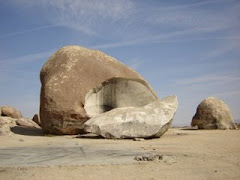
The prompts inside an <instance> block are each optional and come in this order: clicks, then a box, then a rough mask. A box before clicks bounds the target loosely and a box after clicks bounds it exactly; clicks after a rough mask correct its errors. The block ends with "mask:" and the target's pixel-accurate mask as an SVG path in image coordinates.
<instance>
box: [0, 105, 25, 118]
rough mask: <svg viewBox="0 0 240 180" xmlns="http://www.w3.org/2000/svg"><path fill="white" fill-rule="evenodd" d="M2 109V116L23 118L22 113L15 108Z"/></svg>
mask: <svg viewBox="0 0 240 180" xmlns="http://www.w3.org/2000/svg"><path fill="white" fill-rule="evenodd" d="M0 109H1V116H7V117H11V118H15V119H18V118H22V114H21V112H20V111H19V110H17V109H15V108H13V107H10V106H2V107H0Z"/></svg>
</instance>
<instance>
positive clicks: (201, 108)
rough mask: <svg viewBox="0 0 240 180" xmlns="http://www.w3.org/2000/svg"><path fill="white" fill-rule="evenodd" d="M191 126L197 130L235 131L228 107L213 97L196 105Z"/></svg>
mask: <svg viewBox="0 0 240 180" xmlns="http://www.w3.org/2000/svg"><path fill="white" fill-rule="evenodd" d="M191 125H192V126H198V129H236V125H235V123H234V119H233V115H232V112H231V110H230V108H229V107H228V105H226V104H225V103H224V102H223V101H222V100H220V99H217V98H214V97H208V98H206V99H204V100H203V101H202V102H201V103H200V104H199V105H198V107H197V112H196V114H195V115H194V116H193V119H192V124H191Z"/></svg>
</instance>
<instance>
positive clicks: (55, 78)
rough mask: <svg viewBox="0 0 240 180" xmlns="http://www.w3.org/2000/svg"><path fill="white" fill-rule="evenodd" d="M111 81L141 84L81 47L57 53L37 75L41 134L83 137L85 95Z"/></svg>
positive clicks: (102, 56) (129, 73)
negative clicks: (39, 93) (114, 79)
mask: <svg viewBox="0 0 240 180" xmlns="http://www.w3.org/2000/svg"><path fill="white" fill-rule="evenodd" d="M113 77H123V78H133V79H140V80H143V78H142V77H141V76H140V75H139V74H138V73H137V72H135V71H134V70H132V69H130V68H129V67H127V66H125V65H124V64H122V63H121V62H119V61H118V60H116V59H114V58H112V57H110V56H108V55H106V54H104V53H102V52H100V51H96V50H90V49H86V48H83V47H80V46H67V47H63V48H61V49H60V50H58V51H57V52H56V53H55V54H54V55H53V56H52V57H51V58H50V59H49V60H48V61H47V62H46V63H45V65H44V66H43V68H42V70H41V73H40V78H41V83H42V87H41V97H40V117H41V125H42V127H43V129H44V131H45V132H46V133H53V134H79V133H82V132H83V123H84V122H86V121H87V120H88V119H89V118H90V117H89V114H88V113H87V112H86V110H85V109H84V106H85V96H86V94H87V92H89V91H90V90H91V89H93V88H95V87H97V86H99V84H101V83H103V82H104V81H106V80H108V79H110V78H113ZM143 81H144V80H143ZM147 86H148V87H149V85H147ZM149 89H151V88H150V87H149ZM152 93H153V92H152ZM153 94H154V93H153ZM154 96H155V95H154ZM155 99H157V97H156V96H155ZM104 111H105V110H104ZM90 115H91V114H90Z"/></svg>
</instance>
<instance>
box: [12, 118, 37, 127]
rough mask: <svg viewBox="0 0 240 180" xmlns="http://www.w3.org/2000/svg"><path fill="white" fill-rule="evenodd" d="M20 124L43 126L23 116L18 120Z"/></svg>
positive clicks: (24, 125)
mask: <svg viewBox="0 0 240 180" xmlns="http://www.w3.org/2000/svg"><path fill="white" fill-rule="evenodd" d="M16 123H17V125H18V126H23V127H30V128H41V127H40V126H39V125H38V124H37V123H35V122H34V121H32V120H31V119H26V118H21V119H17V121H16Z"/></svg>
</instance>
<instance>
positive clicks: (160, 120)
mask: <svg viewBox="0 0 240 180" xmlns="http://www.w3.org/2000/svg"><path fill="white" fill-rule="evenodd" d="M177 106H178V101H177V97H176V96H168V97H166V98H164V99H162V100H156V101H154V102H151V103H149V104H147V105H145V106H143V107H123V108H116V109H113V110H111V111H108V112H105V113H103V114H100V115H98V116H95V117H93V118H91V119H90V120H88V121H87V122H86V123H84V130H85V131H86V132H91V133H95V134H97V135H100V136H102V137H105V138H112V139H122V138H155V137H160V136H162V135H163V134H164V133H165V132H166V131H167V130H168V128H169V127H170V125H171V121H172V120H173V117H174V114H175V112H176V110H177Z"/></svg>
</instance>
